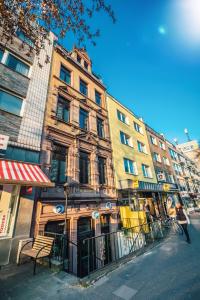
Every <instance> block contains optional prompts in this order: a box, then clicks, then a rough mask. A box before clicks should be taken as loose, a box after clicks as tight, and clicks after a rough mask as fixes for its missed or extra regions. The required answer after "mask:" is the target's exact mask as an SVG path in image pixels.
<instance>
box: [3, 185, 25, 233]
mask: <svg viewBox="0 0 200 300" xmlns="http://www.w3.org/2000/svg"><path fill="white" fill-rule="evenodd" d="M19 192H20V187H19V186H17V185H4V186H0V224H1V226H0V238H2V237H12V235H13V230H14V225H15V221H16V220H15V218H16V212H17V206H18V199H19Z"/></svg>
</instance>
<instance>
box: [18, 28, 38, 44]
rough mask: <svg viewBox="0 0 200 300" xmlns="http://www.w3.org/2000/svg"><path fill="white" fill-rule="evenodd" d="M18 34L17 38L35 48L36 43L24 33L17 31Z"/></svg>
mask: <svg viewBox="0 0 200 300" xmlns="http://www.w3.org/2000/svg"><path fill="white" fill-rule="evenodd" d="M16 34H17V37H18V38H19V39H20V40H22V41H23V42H25V43H26V44H28V45H29V46H31V47H34V43H33V42H32V41H31V40H30V39H29V38H28V37H27V36H26V35H25V34H24V33H23V32H22V31H20V30H17V32H16Z"/></svg>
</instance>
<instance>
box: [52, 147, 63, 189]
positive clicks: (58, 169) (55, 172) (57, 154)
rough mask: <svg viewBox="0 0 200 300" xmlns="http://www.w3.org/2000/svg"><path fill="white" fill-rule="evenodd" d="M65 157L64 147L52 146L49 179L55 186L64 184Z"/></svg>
mask: <svg viewBox="0 0 200 300" xmlns="http://www.w3.org/2000/svg"><path fill="white" fill-rule="evenodd" d="M66 156H67V149H66V148H65V147H63V146H60V145H54V151H53V154H52V161H51V172H50V177H51V180H52V181H53V182H55V183H57V184H62V183H65V182H66Z"/></svg>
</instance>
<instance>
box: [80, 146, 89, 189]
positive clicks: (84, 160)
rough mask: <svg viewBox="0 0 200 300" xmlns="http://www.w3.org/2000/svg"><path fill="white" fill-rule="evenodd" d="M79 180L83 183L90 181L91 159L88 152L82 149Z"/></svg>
mask: <svg viewBox="0 0 200 300" xmlns="http://www.w3.org/2000/svg"><path fill="white" fill-rule="evenodd" d="M79 171H80V173H79V181H80V183H82V184H88V183H89V175H90V174H89V171H90V160H89V155H88V153H85V152H82V151H80V157H79Z"/></svg>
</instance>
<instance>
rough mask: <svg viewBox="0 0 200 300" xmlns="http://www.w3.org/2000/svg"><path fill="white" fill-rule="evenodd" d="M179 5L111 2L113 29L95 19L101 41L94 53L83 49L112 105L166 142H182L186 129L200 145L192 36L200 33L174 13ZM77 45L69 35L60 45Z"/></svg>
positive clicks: (171, 0) (198, 53)
mask: <svg viewBox="0 0 200 300" xmlns="http://www.w3.org/2000/svg"><path fill="white" fill-rule="evenodd" d="M180 1H186V0H110V3H111V4H112V6H113V9H114V10H115V14H116V17H117V23H116V24H114V25H113V24H112V22H111V20H110V19H109V18H108V17H107V16H106V15H103V14H100V15H97V16H96V17H95V19H93V20H92V26H94V28H100V30H101V37H100V38H98V39H97V46H96V47H93V46H92V45H91V44H90V42H88V43H87V44H86V46H87V51H88V53H89V55H90V57H91V59H92V61H93V71H94V72H96V73H97V74H100V75H101V77H102V79H103V81H104V83H105V85H106V86H107V88H108V91H109V92H110V93H111V94H112V95H113V96H114V97H115V98H116V99H118V100H119V101H120V102H122V103H123V104H124V105H126V106H127V107H129V108H131V109H132V110H133V111H134V112H135V113H136V114H137V115H138V116H141V117H143V119H144V120H145V122H147V123H148V124H149V125H150V126H151V127H153V128H154V129H155V130H157V131H158V132H160V133H164V134H165V135H166V137H167V138H168V139H170V140H173V138H175V137H177V138H178V140H179V142H183V141H185V136H184V133H183V130H184V128H188V130H189V132H190V135H191V137H192V138H193V139H200V129H199V113H200V43H198V42H199V40H198V38H197V39H196V40H195V39H194V36H193V32H194V33H195V34H196V36H198V34H199V38H200V31H199V32H196V31H195V26H197V25H198V24H193V25H194V26H193V27H192V26H190V27H189V26H188V22H190V20H189V21H188V20H187V19H185V18H183V17H182V16H183V15H184V12H183V11H181V9H180V7H179V6H178V8H177V7H175V5H174V4H175V2H177V3H178V4H179V2H180ZM191 1H193V2H195V1H197V2H198V1H199V0H191ZM177 3H176V4H177ZM187 11H188V8H187ZM194 11H195V14H196V11H197V12H198V13H200V10H197V9H196V10H194ZM197 17H198V16H197ZM193 19H194V18H193ZM199 19H200V14H199ZM190 23H191V22H190ZM186 28H189V29H191V30H189V29H188V32H187V35H186V34H185V30H186ZM197 40H198V41H197ZM75 42H76V41H75V38H74V37H72V36H71V35H69V36H67V37H66V38H65V40H63V42H62V43H63V44H64V46H65V47H67V48H68V49H71V47H72V46H73V44H74V43H75Z"/></svg>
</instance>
